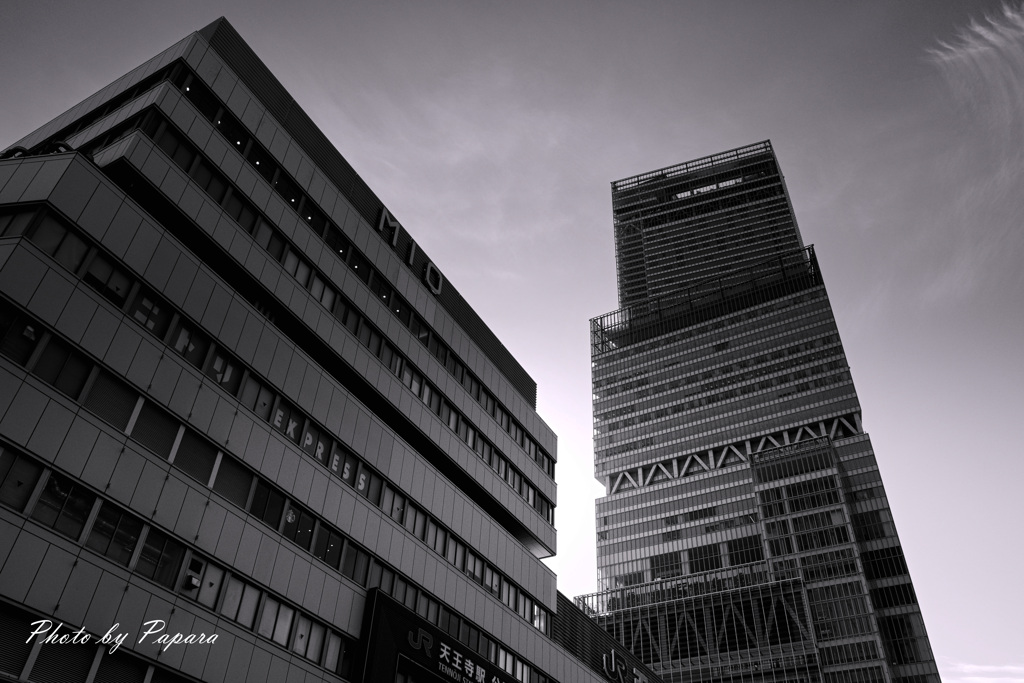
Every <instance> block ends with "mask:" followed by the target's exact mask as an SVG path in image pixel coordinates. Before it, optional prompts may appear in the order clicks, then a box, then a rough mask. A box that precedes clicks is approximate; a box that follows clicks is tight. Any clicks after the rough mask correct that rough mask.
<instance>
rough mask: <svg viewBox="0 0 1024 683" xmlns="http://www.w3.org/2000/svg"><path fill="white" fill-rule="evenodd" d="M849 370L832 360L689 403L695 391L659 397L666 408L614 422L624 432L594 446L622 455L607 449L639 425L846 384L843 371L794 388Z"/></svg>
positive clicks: (682, 420) (690, 419) (681, 421)
mask: <svg viewBox="0 0 1024 683" xmlns="http://www.w3.org/2000/svg"><path fill="white" fill-rule="evenodd" d="M820 353H821V354H822V355H824V356H826V357H828V356H832V355H834V354H832V353H831V351H822V352H820ZM801 360H803V359H801ZM846 367H847V365H846V361H845V360H843V359H840V360H834V361H830V362H828V363H819V364H818V365H812V366H809V367H805V368H800V369H799V370H794V371H792V372H788V373H785V374H782V375H774V376H771V377H768V378H766V379H763V380H761V381H759V382H757V383H755V384H744V385H741V386H738V387H734V388H732V389H729V390H727V391H721V392H719V393H717V394H708V395H706V396H700V397H698V398H694V399H690V400H688V401H684V400H680V399H682V398H684V397H686V396H692V395H694V393H695V392H685V391H681V392H679V393H678V394H677V395H676V396H662V397H660V398H659V399H658V400H657V401H656V404H657V405H663V406H665V407H663V408H661V409H660V410H655V411H653V412H650V413H644V414H642V415H638V416H636V417H631V418H629V419H626V420H620V421H619V422H617V423H615V425H613V427H615V428H616V429H623V430H625V431H620V432H617V433H612V434H609V435H607V436H597V437H596V438H595V439H594V446H595V448H602V449H603V450H602V455H604V456H605V457H607V454H618V453H620V452H623V451H621V448H622V447H620V448H618V449H608V448H607V446H609V445H611V444H614V443H617V442H620V441H622V440H624V439H628V438H631V437H633V436H634V435H635V434H636V433H637V431H638V430H637V429H635V427H636V426H637V425H642V424H645V423H647V422H651V421H658V420H663V419H665V418H667V417H669V416H671V415H678V414H680V413H688V412H690V411H694V410H698V409H700V408H703V407H705V406H713V405H716V404H718V403H722V402H725V401H731V400H732V399H735V398H740V397H743V396H749V395H750V394H755V393H762V392H764V391H767V390H768V389H771V388H773V387H786V388H788V389H789V390H788V391H781V392H776V393H777V396H776V398H782V397H784V396H789V395H792V394H794V393H799V392H803V391H807V390H809V389H811V388H812V387H813V388H821V387H825V386H829V385H831V384H835V383H839V382H843V381H846V380H848V379H850V374H849V373H848V372H840V373H838V374H835V375H833V376H832V377H828V378H823V379H818V380H815V381H814V382H813V383H812V382H804V383H800V384H797V385H795V386H793V383H794V382H799V381H800V380H803V379H807V378H811V377H818V376H820V375H825V374H829V373H834V372H835V371H836V370H843V369H845V368H846ZM765 371H766V372H768V371H774V368H766V369H765ZM722 383H723V384H727V385H730V384H733V383H732V382H731V381H727V380H723V381H722ZM770 400H771V398H770V397H760V399H759V401H770ZM730 407H731V408H733V409H734V410H735V409H736V408H738V407H740V406H730ZM692 422H693V416H690V415H688V416H685V417H682V418H676V420H674V421H672V422H663V423H661V424H659V425H656V426H655V427H649V428H647V429H645V430H641V432H642V433H646V432H648V431H650V430H651V429H655V428H656V429H659V430H660V429H665V428H666V427H670V426H675V425H689V424H691V423H692ZM627 427H633V428H632V429H627ZM605 431H607V432H611V431H613V430H612V429H607V430H605ZM626 445H627V446H630V444H626ZM634 447H635V446H634ZM627 450H628V449H627Z"/></svg>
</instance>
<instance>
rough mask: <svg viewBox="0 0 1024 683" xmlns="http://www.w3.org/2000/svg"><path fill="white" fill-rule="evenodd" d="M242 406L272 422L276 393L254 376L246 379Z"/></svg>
mask: <svg viewBox="0 0 1024 683" xmlns="http://www.w3.org/2000/svg"><path fill="white" fill-rule="evenodd" d="M241 401H242V405H244V406H245V407H246V408H248V409H249V410H251V411H252V412H254V413H256V415H258V416H259V417H261V418H263V419H264V420H268V421H269V420H270V409H271V408H273V406H274V392H272V391H271V390H270V389H268V388H267V387H266V386H265V385H264V384H263V383H262V382H260V381H259V380H257V379H256V378H255V377H253V376H252V375H249V376H248V377H246V380H245V386H243V387H242V395H241Z"/></svg>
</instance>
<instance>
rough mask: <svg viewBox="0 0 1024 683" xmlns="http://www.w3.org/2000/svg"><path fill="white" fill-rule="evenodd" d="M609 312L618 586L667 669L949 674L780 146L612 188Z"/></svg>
mask: <svg viewBox="0 0 1024 683" xmlns="http://www.w3.org/2000/svg"><path fill="white" fill-rule="evenodd" d="M612 206H613V212H614V228H615V246H616V262H617V269H618V285H619V303H620V306H621V308H620V310H617V311H615V312H612V313H609V314H606V315H602V316H599V317H597V318H594V319H593V320H592V321H591V344H592V345H591V357H592V369H593V392H594V448H595V474H596V476H597V478H598V480H599V481H601V482H602V483H603V484H604V485H605V488H606V494H605V496H604V497H602V498H600V499H599V500H598V502H597V535H598V541H597V554H598V581H599V590H600V592H599V593H597V594H594V595H590V596H584V597H582V598H578V603H579V604H580V605H581V606H583V607H584V608H585V609H586V610H587V611H588V612H589V614H590V615H591V616H592V617H593V618H594V619H595V620H596V621H597V622H598V623H600V624H601V625H602V626H603V627H604V628H605V629H606V630H608V631H609V632H610V633H612V634H613V635H615V637H616V638H617V639H619V640H620V641H621V642H622V643H624V644H625V645H626V646H627V647H628V648H629V649H630V651H631V652H632V653H633V654H635V655H636V656H638V657H640V658H641V659H643V660H644V661H645V662H646V663H647V664H649V665H650V666H651V667H652V669H654V670H655V671H656V672H657V673H658V674H659V675H661V676H662V678H663V679H664V680H665V681H678V682H684V681H685V682H691V681H692V682H696V681H819V680H824V681H826V682H827V683H868V682H882V681H888V682H893V683H895V682H901V683H928V682H931V681H937V680H938V674H937V669H936V666H935V663H934V658H933V656H932V652H931V649H930V646H929V642H928V637H927V634H926V631H925V625H924V621H923V619H922V616H921V612H920V609H919V607H918V604H917V599H916V596H915V593H914V589H913V585H912V583H911V579H910V576H909V574H908V571H907V565H906V562H905V561H904V557H903V552H902V549H901V547H900V542H899V538H898V536H897V534H896V528H895V526H894V524H893V519H892V514H891V512H890V509H889V505H888V502H887V499H886V494H885V489H884V487H883V485H882V480H881V477H880V476H879V472H878V466H877V462H876V459H875V454H874V451H873V450H872V447H871V441H870V439H869V437H868V435H867V434H866V433H865V431H864V425H863V421H862V418H861V408H860V403H859V401H858V399H857V393H856V390H855V389H854V385H853V381H852V379H851V376H850V369H849V366H848V363H847V360H846V356H845V354H844V352H843V346H842V342H841V340H840V338H839V333H838V330H837V327H836V322H835V318H834V316H833V313H832V307H831V305H830V303H829V299H828V294H827V292H826V290H825V286H824V284H823V281H822V277H821V273H820V270H819V267H818V262H817V259H816V257H815V253H814V249H813V247H810V246H805V245H804V244H803V241H802V239H801V236H800V232H799V230H798V227H797V223H796V218H795V216H794V213H793V210H792V207H791V204H790V200H789V195H788V192H787V190H786V187H785V183H784V180H783V177H782V174H781V171H780V169H779V165H778V161H777V159H776V156H775V153H774V151H773V149H772V146H771V144H770V142H767V141H766V142H762V143H758V144H754V145H750V146H747V147H743V148H739V149H736V150H732V151H729V152H725V153H722V154H716V155H714V156H710V157H706V158H702V159H697V160H695V161H692V162H689V163H685V164H680V165H677V166H673V167H670V168H665V169H661V170H658V171H653V172H650V173H645V174H642V175H639V176H635V177H631V178H627V179H624V180H620V181H618V182H615V183H613V184H612Z"/></svg>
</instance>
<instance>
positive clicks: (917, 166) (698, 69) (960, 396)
mask: <svg viewBox="0 0 1024 683" xmlns="http://www.w3.org/2000/svg"><path fill="white" fill-rule="evenodd" d="M221 15H223V16H226V17H227V18H228V19H229V20H230V21H231V22H232V24H233V25H234V26H235V27H236V28H237V29H238V31H239V32H240V33H241V34H242V37H243V38H244V39H245V40H246V41H247V42H248V43H249V44H250V45H251V46H252V47H253V49H254V50H255V51H256V52H257V54H259V55H260V57H261V58H262V59H263V60H264V62H265V63H266V64H267V65H268V67H269V68H270V69H271V71H273V72H274V74H275V75H276V76H277V77H278V78H279V79H280V81H281V82H282V83H283V84H284V85H285V87H286V88H288V90H289V91H290V92H291V93H292V95H293V96H294V97H295V99H296V100H297V101H298V102H299V103H300V104H301V105H302V107H303V108H304V109H305V110H306V111H307V112H308V113H309V114H310V116H311V117H312V118H313V120H314V121H315V122H316V123H317V124H318V125H319V126H320V127H321V128H322V129H323V131H324V132H325V133H326V134H327V136H328V137H329V138H330V139H331V140H332V141H333V142H334V144H335V145H336V146H337V148H338V149H339V150H340V151H341V153H342V154H343V155H344V156H345V157H346V158H347V159H348V160H349V161H350V162H351V163H352V165H353V166H354V167H355V168H356V170H357V171H358V172H359V173H360V174H361V175H362V177H363V178H364V179H365V180H366V181H367V182H368V183H369V185H370V186H371V187H372V188H373V189H374V191H375V192H376V193H377V194H378V195H379V196H380V197H381V198H382V200H383V201H384V202H385V204H386V205H387V206H388V208H389V209H390V210H391V212H392V213H393V214H394V215H395V216H396V217H397V218H398V219H399V220H400V221H402V223H403V225H404V226H405V227H406V228H407V229H408V230H409V232H410V233H411V234H412V235H413V236H414V237H415V239H416V240H417V241H418V242H419V243H420V244H421V246H422V247H423V248H424V249H425V250H426V251H427V252H428V253H429V254H430V255H431V257H432V258H433V260H434V261H435V262H436V263H437V264H438V266H439V267H440V268H441V270H442V271H443V272H444V273H445V276H446V277H447V278H448V280H449V281H451V282H452V283H453V284H454V285H455V286H456V287H458V288H459V290H460V291H461V292H462V293H463V295H464V296H465V297H466V298H467V299H468V300H469V302H470V303H471V304H472V305H473V306H474V307H475V308H476V310H477V311H478V312H479V313H480V315H481V316H482V317H483V319H484V320H485V321H486V322H487V323H488V324H489V325H490V326H491V327H492V329H493V330H494V331H495V332H496V333H497V335H498V337H499V338H500V339H502V340H503V341H504V343H505V344H506V346H507V347H508V348H509V349H510V350H511V351H512V353H513V354H514V355H515V356H516V357H517V358H518V359H519V360H520V361H521V362H522V364H523V365H524V366H525V367H526V369H527V370H528V371H529V372H530V373H531V374H532V375H533V377H534V379H536V380H537V382H538V384H539V390H538V395H539V401H538V403H539V405H538V408H539V412H540V414H541V415H542V416H543V417H544V419H545V420H546V421H547V422H548V424H550V425H551V426H552V427H553V428H554V430H555V431H556V433H557V434H558V435H559V464H558V477H557V478H558V483H559V501H558V502H559V506H558V511H557V526H558V530H559V532H560V534H559V550H560V553H559V555H558V557H556V558H554V559H553V560H550V561H549V564H550V566H551V567H552V568H553V569H554V570H555V571H556V572H557V573H558V575H559V587H560V589H561V590H562V591H563V592H564V593H566V594H568V595H577V594H582V593H586V592H591V591H593V590H594V589H595V586H596V569H595V546H594V507H593V501H594V498H595V497H596V496H598V495H601V492H602V490H603V489H602V487H601V486H600V485H598V484H597V482H596V481H594V479H593V465H592V453H593V451H592V444H591V427H592V425H591V392H590V371H589V346H588V319H589V318H591V317H593V316H596V315H599V314H602V313H606V312H609V311H611V310H614V309H615V308H617V301H616V295H615V263H614V254H613V246H612V230H611V200H610V188H609V183H610V182H611V181H613V180H617V179H620V178H623V177H627V176H630V175H634V174H637V173H642V172H645V171H648V170H652V169H655V168H660V167H663V166H668V165H671V164H675V163H678V162H682V161H687V160H689V159H692V158H695V157H699V156H703V155H706V154H712V153H715V152H719V151H723V150H727V149H732V148H735V147H738V146H741V145H745V144H748V143H752V142H756V141H760V140H764V139H771V141H772V143H773V145H774V146H775V149H776V152H777V154H778V156H779V159H780V163H781V165H782V169H783V172H784V174H785V177H786V182H787V185H788V187H789V191H790V195H791V197H792V201H793V205H794V208H795V210H796V214H797V219H798V222H799V226H800V230H801V233H802V235H803V238H804V241H805V243H809V244H814V245H815V247H816V249H817V253H818V258H819V262H820V264H821V267H822V270H823V273H824V277H825V282H826V285H827V287H828V290H829V293H830V296H831V299H832V303H833V306H834V309H835V313H836V317H837V319H838V322H839V328H840V332H841V334H842V337H843V342H844V344H845V347H846V351H847V354H848V357H849V360H850V364H851V367H852V372H853V377H854V381H855V382H856V385H857V388H858V391H859V393H860V398H861V402H862V404H863V408H864V423H865V427H866V429H867V431H868V432H869V433H870V434H871V437H872V441H873V444H874V447H875V451H876V454H877V457H878V461H879V466H880V468H881V471H882V476H883V478H884V480H885V485H886V489H887V492H888V495H889V501H890V504H891V506H892V509H893V513H894V516H895V519H896V524H897V527H898V529H899V533H900V537H901V539H902V543H903V547H904V550H905V553H906V556H907V560H908V563H909V565H910V569H911V573H912V575H913V579H914V584H915V586H916V588H917V593H918V596H919V600H920V603H921V607H922V610H923V612H924V616H925V620H926V623H927V627H928V631H929V633H930V636H931V642H932V646H933V648H934V650H935V654H936V657H937V659H938V661H939V662H940V666H941V669H942V672H943V677H944V679H945V680H946V681H947V682H951V681H970V682H972V683H989V682H991V683H1002V682H1009V681H1016V682H1018V683H1020V682H1024V647H1022V645H1021V643H1024V626H1022V625H1021V623H1022V615H1024V588H1022V585H1024V582H1022V580H1021V579H1020V576H1021V566H1022V564H1024V550H1022V546H1024V532H1022V531H1021V520H1022V518H1024V493H1022V485H1024V457H1022V453H1021V451H1022V447H1021V445H1020V443H1021V436H1020V435H1021V433H1022V429H1021V425H1022V424H1024V417H1022V416H1024V388H1022V387H1024V360H1022V358H1021V354H1022V351H1024V267H1022V265H1021V264H1022V263H1024V228H1022V218H1024V187H1022V177H1024V176H1022V171H1024V6H1022V5H1020V4H1019V0H1015V2H1013V3H1011V4H1007V5H1004V4H1002V3H1001V2H1000V1H990V0H974V1H967V0H963V1H960V2H956V1H954V0H898V1H897V0H890V1H881V0H859V1H858V2H839V1H822V0H819V1H814V2H812V1H810V0H804V1H800V0H773V1H772V2H765V1H763V0H744V1H740V0H719V1H717V2H710V1H707V2H705V1H699V0H691V1H683V0H677V1H675V2H670V1H668V0H660V1H656V0H632V1H630V2H622V1H617V2H611V1H603V0H593V1H583V0H559V1H551V2H539V1H533V0H517V1H515V2H508V1H506V2H499V1H497V0H419V1H416V2H413V1H411V0H410V1H407V2H392V1H390V0H381V1H377V2H369V1H367V2H358V3H357V2H348V1H333V2H328V1H322V2H290V3H286V2H264V1H262V0H205V1H203V2H199V1H190V2H184V1H182V2H170V1H164V2H141V1H132V2H128V1H118V0H103V1H99V0H96V1H91V2H85V1H82V0H79V1H78V2H70V1H68V2H53V1H51V0H31V1H29V0H5V1H4V2H3V3H2V4H0V26H2V27H3V30H2V34H3V37H2V39H0V93H2V95H0V97H2V100H0V101H2V104H0V112H2V114H0V148H3V147H6V146H8V145H10V144H13V142H15V141H16V140H17V139H18V138H20V137H22V136H23V135H25V134H26V133H28V132H30V131H31V130H33V129H34V128H36V127H38V126H39V125H41V124H42V123H43V122H44V121H47V120H49V119H51V118H53V117H54V116H56V115H57V114H59V113H61V112H62V111H64V110H65V109H67V108H69V107H70V106H71V105H73V104H75V103H77V102H78V101H80V100H81V99H83V98H84V97H86V96H87V95H89V94H91V93H93V92H95V91H96V90H98V89H100V88H101V87H102V86H104V85H106V84H107V83H109V82H110V81H112V80H114V79H115V78H117V77H118V76H120V75H122V74H123V73H125V72H126V71H128V70H130V69H131V68H133V67H134V66H136V65H138V64H140V63H141V62H143V61H144V60H146V59H148V58H149V57H151V56H153V55H154V54H156V53H157V52H159V51H161V50H163V49H164V48H166V47H168V46H170V45H171V44H173V43H174V42H176V41H177V40H179V39H180V38H182V37H184V36H185V35H186V34H187V33H189V32H191V31H193V30H196V29H198V28H201V27H202V26H204V25H206V24H207V23H209V22H210V21H212V20H214V19H216V18H217V17H218V16H221Z"/></svg>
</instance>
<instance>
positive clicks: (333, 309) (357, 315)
mask: <svg viewBox="0 0 1024 683" xmlns="http://www.w3.org/2000/svg"><path fill="white" fill-rule="evenodd" d="M41 49H42V46H41ZM535 397H536V384H535V383H534V381H533V380H532V379H531V378H530V376H529V375H528V374H527V373H526V371H525V370H524V369H523V368H522V367H521V366H520V365H519V363H518V362H516V360H515V359H514V358H513V357H512V356H511V354H509V352H508V351H507V350H506V349H505V347H504V346H502V344H501V343H500V342H499V341H498V340H497V338H496V337H495V336H494V334H493V333H492V332H491V331H490V330H489V329H488V328H487V326H486V325H485V324H484V323H483V322H482V321H481V320H480V318H479V317H478V316H477V315H476V313H474V311H473V310H472V308H470V307H469V305H468V304H467V303H466V301H465V300H464V299H463V298H462V296H460V295H459V293H458V291H456V289H455V288H454V287H453V286H452V285H451V283H449V282H447V281H445V278H444V275H443V273H442V270H441V267H440V266H438V265H435V263H433V262H432V261H431V259H430V258H429V257H428V256H427V254H425V253H424V252H423V250H422V249H420V248H419V247H418V246H417V244H416V243H415V242H414V241H413V239H412V238H411V237H410V235H409V233H408V232H407V231H406V230H405V228H404V227H403V226H402V225H401V224H400V223H399V222H398V221H397V220H396V219H395V218H394V217H393V216H392V215H391V213H390V212H389V211H388V210H387V208H386V207H385V206H384V205H383V203H382V202H381V201H380V200H379V199H378V198H377V196H376V195H374V193H373V192H372V191H371V190H370V188H369V187H368V186H367V185H366V183H364V182H363V181H362V179H361V178H360V177H359V176H358V175H357V174H356V173H355V172H354V171H353V169H352V168H351V167H350V166H349V165H348V163H347V162H346V161H345V160H344V158H342V156H341V155H340V154H339V153H338V152H337V151H336V150H335V149H334V147H333V146H332V145H331V144H330V142H328V140H327V139H326V137H325V136H324V135H323V133H321V132H320V131H319V130H318V129H317V128H316V126H315V125H314V124H313V123H312V121H311V120H310V118H309V117H308V116H307V115H306V114H305V113H304V112H303V111H302V109H301V108H300V107H299V106H298V104H297V103H296V102H295V101H294V100H293V99H292V98H291V96H290V95H289V94H288V93H287V91H285V89H284V88H283V87H282V86H281V84H280V83H279V82H278V81H277V80H276V79H275V78H274V76H273V75H272V74H271V73H270V72H269V71H268V70H267V68H266V67H265V66H264V65H263V63H262V62H261V61H260V60H259V58H258V57H257V56H256V55H255V54H254V53H253V52H252V50H251V49H250V48H249V47H248V46H247V45H246V44H245V42H243V40H242V39H241V38H240V37H239V35H238V34H237V33H236V32H235V30H234V29H233V28H232V27H231V26H230V25H229V24H228V23H227V22H226V21H225V20H223V19H221V20H218V21H216V22H214V23H213V24H211V25H210V26H208V27H206V28H204V29H203V30H201V31H199V32H198V33H194V34H192V35H190V36H187V37H186V38H184V39H183V40H182V41H180V42H179V43H177V44H176V45H174V46H172V47H171V48H169V49H167V50H166V51H164V52H162V53H160V54H159V55H157V56H156V57H154V58H153V59H151V60H150V61H148V62H146V63H145V64H143V65H142V66H140V67H138V68H137V69H134V70H133V71H131V72H129V73H128V74H127V75H125V76H124V77H122V78H120V79H118V80H116V81H115V82H114V83H112V84H111V85H109V86H108V87H106V88H104V89H103V90H102V91H100V92H99V93H97V94H95V95H93V96H92V97H89V98H88V99H86V100H85V101H84V102H82V103H81V104H78V105H76V106H75V107H73V108H72V109H71V110H69V111H68V112H66V113H65V114H63V115H61V116H59V117H57V118H56V119H54V120H53V121H51V122H50V123H48V124H46V125H44V126H43V127H42V128H40V129H39V130H37V131H36V132H34V133H31V134H30V135H28V136H27V137H26V138H24V139H23V140H21V141H19V142H17V143H16V144H15V145H14V146H12V147H10V148H8V149H7V150H5V151H4V152H3V153H2V154H0V636H2V637H0V678H6V677H8V676H10V677H13V678H14V679H18V680H31V681H39V682H46V681H59V682H61V683H72V682H83V681H84V682H86V683H93V682H94V681H95V682H96V683H102V682H110V681H119V682H124V683H129V682H135V683H142V682H143V681H145V682H146V683H170V682H180V681H195V680H203V681H216V682H220V681H227V682H232V683H233V682H236V681H247V682H249V683H253V682H256V683H260V682H263V681H272V682H275V683H276V682H277V681H307V682H309V681H321V680H322V681H338V680H349V681H365V682H368V683H369V682H373V683H379V682H388V683H390V682H391V681H400V682H403V683H410V682H413V681H415V682H417V683H420V682H425V681H426V682H429V681H447V682H451V681H459V682H460V683H462V682H470V681H471V682H473V683H509V682H511V681H528V682H529V683H547V682H554V681H562V682H564V683H569V682H570V681H573V682H574V681H584V682H585V681H598V680H605V679H607V678H608V676H609V675H611V674H614V675H615V676H616V677H617V678H615V679H613V680H619V679H622V680H625V676H626V673H627V672H628V673H629V676H630V680H632V679H633V678H635V677H639V678H642V679H644V680H649V681H652V682H653V681H655V680H656V679H655V677H654V676H653V675H652V674H651V673H650V672H649V671H648V670H647V669H646V668H645V667H644V666H643V665H642V664H641V663H640V662H639V661H637V660H636V659H635V658H634V657H632V656H631V655H629V654H628V653H626V652H625V651H624V650H623V649H622V648H621V647H619V646H617V644H616V643H615V641H614V640H613V639H612V638H611V637H610V636H609V635H608V634H607V633H605V632H604V631H602V630H601V629H600V628H598V627H597V626H596V625H595V624H594V623H593V622H592V621H590V620H589V619H587V618H586V617H585V616H584V615H583V614H582V613H581V612H580V611H579V610H577V609H576V608H575V607H574V606H573V604H572V602H571V601H570V600H568V599H567V598H565V597H563V596H562V595H561V594H559V593H558V592H557V590H556V586H555V577H554V575H553V574H552V573H551V571H550V570H548V569H547V568H546V567H545V566H544V565H543V564H542V563H541V561H540V559H541V558H543V557H546V556H549V555H551V554H553V553H554V551H555V529H554V506H555V482H554V464H555V452H556V451H555V446H556V443H555V436H554V434H553V433H552V432H551V430H550V429H549V428H548V427H547V426H546V425H545V424H544V422H543V421H542V420H541V419H540V417H539V416H538V415H537V413H536V411H535V406H536V400H535ZM72 635H74V638H73V642H63V643H61V642H60V639H61V638H62V637H69V636H72ZM105 635H106V636H107V638H108V640H107V641H106V642H102V643H100V642H98V640H99V639H102V638H103V636H105ZM47 638H55V639H56V640H57V641H58V642H53V641H52V640H50V641H48V640H47ZM118 638H119V640H116V639H118ZM608 672H611V674H609V673H608ZM633 672H637V673H636V674H635V675H634V673H633ZM620 674H621V675H620Z"/></svg>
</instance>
